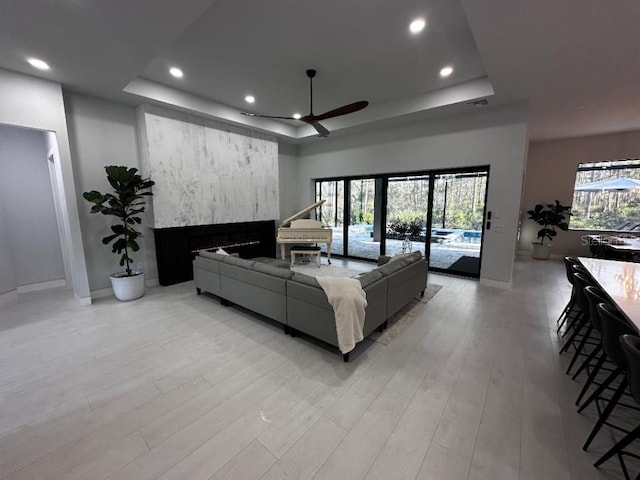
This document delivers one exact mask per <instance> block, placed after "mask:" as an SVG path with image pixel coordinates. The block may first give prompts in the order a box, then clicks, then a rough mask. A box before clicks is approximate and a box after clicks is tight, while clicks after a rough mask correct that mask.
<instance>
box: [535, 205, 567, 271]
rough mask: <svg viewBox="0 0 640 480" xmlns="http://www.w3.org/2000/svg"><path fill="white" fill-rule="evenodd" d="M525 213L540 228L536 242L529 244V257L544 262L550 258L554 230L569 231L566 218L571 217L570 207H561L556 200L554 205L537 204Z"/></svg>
mask: <svg viewBox="0 0 640 480" xmlns="http://www.w3.org/2000/svg"><path fill="white" fill-rule="evenodd" d="M527 213H528V214H529V218H530V219H531V220H533V221H534V222H536V223H537V224H538V225H540V226H541V227H542V228H541V229H540V230H538V241H537V242H532V244H531V247H532V249H531V256H532V257H533V258H535V259H538V260H546V259H548V258H549V257H550V256H551V242H552V241H553V239H554V238H555V237H556V236H557V235H558V230H556V229H559V230H569V223H568V222H567V220H568V218H567V217H569V216H571V206H568V205H562V204H561V203H560V202H559V201H558V200H556V201H555V203H547V204H541V203H539V204H537V205H536V206H535V207H534V208H533V210H529V211H527ZM545 241H547V243H545Z"/></svg>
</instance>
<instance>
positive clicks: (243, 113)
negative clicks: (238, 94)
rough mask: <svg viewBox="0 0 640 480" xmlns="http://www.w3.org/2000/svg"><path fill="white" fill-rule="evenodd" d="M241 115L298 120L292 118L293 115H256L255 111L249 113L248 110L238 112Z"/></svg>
mask: <svg viewBox="0 0 640 480" xmlns="http://www.w3.org/2000/svg"><path fill="white" fill-rule="evenodd" d="M240 113H241V114H242V115H246V116H247V117H259V118H277V119H280V120H298V119H297V118H293V117H278V116H275V115H258V114H256V113H249V112H240Z"/></svg>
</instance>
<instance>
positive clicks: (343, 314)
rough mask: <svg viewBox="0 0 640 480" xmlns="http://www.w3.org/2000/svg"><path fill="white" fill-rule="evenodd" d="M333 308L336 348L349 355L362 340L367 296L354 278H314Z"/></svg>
mask: <svg viewBox="0 0 640 480" xmlns="http://www.w3.org/2000/svg"><path fill="white" fill-rule="evenodd" d="M316 280H318V283H319V284H320V286H321V287H322V289H323V290H324V293H326V294H327V299H328V300H329V304H330V305H331V306H332V307H333V313H334V316H335V317H336V332H337V333H338V348H340V351H341V352H342V353H349V352H350V351H351V350H353V348H354V347H355V346H356V343H358V342H360V341H362V339H363V338H364V335H363V329H364V309H365V307H366V306H367V294H366V293H365V291H364V290H363V289H362V286H361V285H360V282H359V281H358V280H356V279H355V278H340V277H316Z"/></svg>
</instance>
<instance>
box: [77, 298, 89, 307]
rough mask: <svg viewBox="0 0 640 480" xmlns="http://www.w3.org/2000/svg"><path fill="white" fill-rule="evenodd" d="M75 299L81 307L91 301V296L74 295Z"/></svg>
mask: <svg viewBox="0 0 640 480" xmlns="http://www.w3.org/2000/svg"><path fill="white" fill-rule="evenodd" d="M76 299H77V300H78V302H80V305H82V306H83V307H88V306H89V305H91V303H92V302H91V297H76Z"/></svg>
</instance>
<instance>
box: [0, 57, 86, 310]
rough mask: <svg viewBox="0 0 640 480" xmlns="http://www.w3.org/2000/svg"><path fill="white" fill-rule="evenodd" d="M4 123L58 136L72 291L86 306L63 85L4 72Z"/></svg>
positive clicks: (0, 82)
mask: <svg viewBox="0 0 640 480" xmlns="http://www.w3.org/2000/svg"><path fill="white" fill-rule="evenodd" d="M0 123H2V124H5V125H13V126H18V127H25V128H31V129H37V130H48V131H52V132H54V133H55V134H56V139H57V141H58V149H59V153H60V163H61V166H60V168H61V171H62V176H63V179H64V196H65V201H66V204H67V213H68V219H69V225H68V229H69V232H70V243H71V246H70V247H71V248H70V251H71V252H72V257H71V259H70V260H71V270H72V273H73V277H72V283H73V285H72V287H73V291H74V294H75V296H76V297H77V298H78V299H79V300H80V301H81V302H82V303H90V302H91V297H90V293H89V282H88V280H87V268H86V264H85V259H84V248H83V244H82V234H81V232H80V221H79V219H78V206H77V203H76V192H75V185H74V179H73V167H72V164H71V152H70V150H69V137H68V134H67V124H66V118H65V110H64V102H63V98H62V87H61V85H60V84H59V83H55V82H50V81H47V80H42V79H39V78H35V77H31V76H29V75H23V74H20V73H15V72H11V71H9V70H2V69H0ZM5 214H6V211H5ZM56 236H57V234H56Z"/></svg>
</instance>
